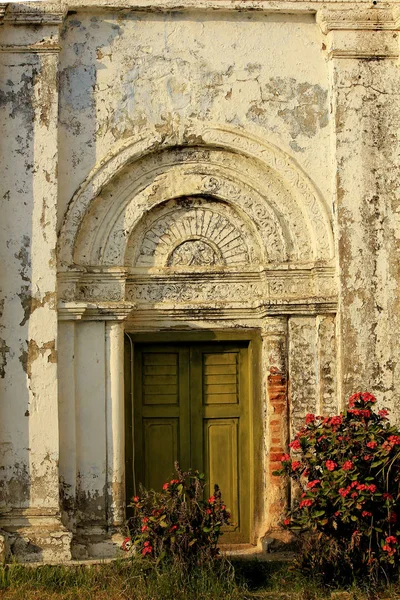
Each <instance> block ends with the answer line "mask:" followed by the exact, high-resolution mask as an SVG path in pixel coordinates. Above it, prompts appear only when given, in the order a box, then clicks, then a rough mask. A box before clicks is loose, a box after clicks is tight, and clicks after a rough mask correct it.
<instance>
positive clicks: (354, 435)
mask: <svg viewBox="0 0 400 600" xmlns="http://www.w3.org/2000/svg"><path fill="white" fill-rule="evenodd" d="M375 402H376V399H375V397H374V396H373V395H372V394H370V393H367V392H365V393H361V392H359V393H356V394H353V396H351V397H350V399H349V408H348V409H347V410H346V411H345V412H343V413H341V414H340V415H338V416H334V417H318V416H315V415H313V414H308V415H307V416H306V419H305V424H304V426H303V427H302V429H301V430H300V431H299V432H298V433H297V435H296V437H295V439H294V440H293V441H292V442H291V444H289V446H290V450H291V452H292V456H290V455H289V454H285V455H283V456H282V459H281V461H282V469H281V470H280V471H278V472H276V473H275V474H277V475H282V476H289V477H291V478H292V479H293V480H295V481H296V482H297V483H298V484H299V487H300V492H301V494H300V497H299V498H298V500H297V501H296V502H295V506H294V508H293V510H292V511H291V512H290V513H289V514H288V516H287V518H286V519H285V521H284V525H285V526H286V527H287V528H289V529H290V530H292V531H293V532H308V535H307V536H306V538H305V544H306V552H305V553H304V554H303V566H308V567H309V568H310V569H311V570H314V572H315V570H316V569H318V570H319V571H320V572H321V573H323V574H325V576H327V577H330V578H335V577H341V576H343V575H345V574H347V575H349V574H351V575H352V576H358V575H361V576H362V577H364V576H365V575H368V577H369V578H370V579H373V578H376V577H377V576H378V575H379V574H380V573H383V572H384V573H385V575H386V576H389V575H390V574H392V573H395V572H396V571H397V567H398V564H399V552H400V545H399V541H400V522H399V519H400V498H399V479H400V432H399V430H398V429H397V428H396V427H394V426H391V425H390V423H389V421H388V418H387V416H388V411H387V410H386V409H383V410H379V411H376V410H375V409H374V404H375ZM310 534H311V535H310Z"/></svg>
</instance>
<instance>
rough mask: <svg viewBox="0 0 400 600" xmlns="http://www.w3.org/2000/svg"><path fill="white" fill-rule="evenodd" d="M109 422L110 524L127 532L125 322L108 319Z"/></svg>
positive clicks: (107, 383) (107, 373)
mask: <svg viewBox="0 0 400 600" xmlns="http://www.w3.org/2000/svg"><path fill="white" fill-rule="evenodd" d="M106 413H107V414H106V422H107V429H106V435H107V492H108V503H109V504H108V515H107V517H108V524H109V527H111V529H112V532H115V533H123V529H124V524H125V519H126V517H125V396H124V325H123V323H121V322H118V321H108V322H106Z"/></svg>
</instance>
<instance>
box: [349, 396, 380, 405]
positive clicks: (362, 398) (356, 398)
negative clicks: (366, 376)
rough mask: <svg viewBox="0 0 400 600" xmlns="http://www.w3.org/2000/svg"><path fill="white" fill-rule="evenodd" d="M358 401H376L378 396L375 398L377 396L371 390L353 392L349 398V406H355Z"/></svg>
mask: <svg viewBox="0 0 400 600" xmlns="http://www.w3.org/2000/svg"><path fill="white" fill-rule="evenodd" d="M356 402H364V403H365V404H366V403H367V402H372V403H375V402H376V398H375V396H373V395H372V394H370V393H369V392H356V393H355V394H353V395H352V396H350V398H349V406H350V407H352V406H354V405H355V403H356Z"/></svg>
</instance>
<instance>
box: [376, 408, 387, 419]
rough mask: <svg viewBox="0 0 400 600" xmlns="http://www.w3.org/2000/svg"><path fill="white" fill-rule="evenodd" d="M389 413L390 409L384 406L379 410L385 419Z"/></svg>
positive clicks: (379, 413)
mask: <svg viewBox="0 0 400 600" xmlns="http://www.w3.org/2000/svg"><path fill="white" fill-rule="evenodd" d="M388 414H389V411H388V410H386V408H382V409H381V410H378V415H379V416H380V417H382V418H383V419H384V418H385V417H387V416H388Z"/></svg>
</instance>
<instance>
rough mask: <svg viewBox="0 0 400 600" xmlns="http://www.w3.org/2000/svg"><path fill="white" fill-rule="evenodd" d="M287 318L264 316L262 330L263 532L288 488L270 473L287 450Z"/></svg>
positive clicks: (280, 510)
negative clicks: (264, 413)
mask: <svg viewBox="0 0 400 600" xmlns="http://www.w3.org/2000/svg"><path fill="white" fill-rule="evenodd" d="M287 330H288V326H287V318H285V317H276V318H267V319H266V320H265V324H264V327H263V331H262V338H263V362H264V368H265V369H266V386H267V403H268V405H267V432H266V440H267V464H266V474H267V487H266V494H267V495H266V503H267V506H266V515H267V519H268V521H267V523H266V524H265V526H266V529H267V531H273V530H276V529H279V526H280V525H281V523H280V520H281V517H282V515H283V514H284V511H285V507H287V506H288V487H287V485H286V484H285V483H284V481H283V479H282V478H280V477H275V476H274V475H273V472H274V471H276V470H278V469H280V468H281V460H280V459H281V456H282V454H284V452H286V451H287V445H288V441H289V440H288V436H289V406H288V394H287V343H288V340H287V336H288V331H287Z"/></svg>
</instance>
